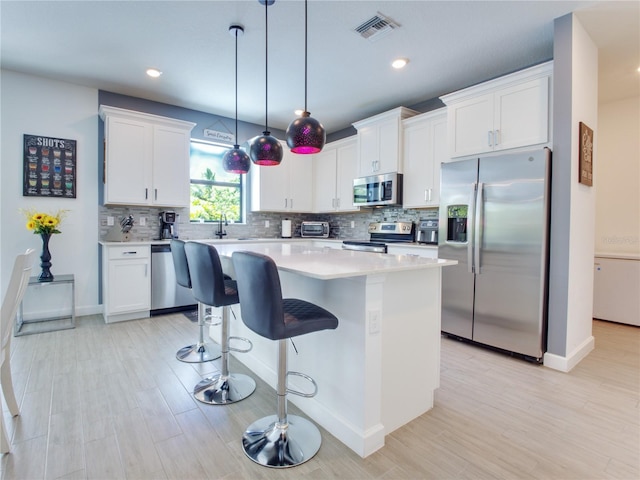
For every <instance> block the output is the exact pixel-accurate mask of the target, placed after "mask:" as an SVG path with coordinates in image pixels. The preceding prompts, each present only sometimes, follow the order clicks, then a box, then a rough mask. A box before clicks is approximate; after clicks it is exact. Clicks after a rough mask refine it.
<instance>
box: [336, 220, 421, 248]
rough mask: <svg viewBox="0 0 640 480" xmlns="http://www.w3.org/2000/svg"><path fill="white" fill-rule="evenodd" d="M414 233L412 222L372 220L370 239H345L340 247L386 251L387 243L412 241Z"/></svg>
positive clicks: (413, 240)
mask: <svg viewBox="0 0 640 480" xmlns="http://www.w3.org/2000/svg"><path fill="white" fill-rule="evenodd" d="M415 233H416V231H415V225H414V223H413V222H372V223H370V224H369V236H370V238H369V240H370V241H368V242H366V241H353V240H345V241H344V242H342V248H343V249H345V250H359V251H363V252H374V253H387V243H414V242H415Z"/></svg>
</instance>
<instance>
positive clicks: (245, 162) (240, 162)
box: [222, 25, 251, 174]
mask: <svg viewBox="0 0 640 480" xmlns="http://www.w3.org/2000/svg"><path fill="white" fill-rule="evenodd" d="M229 33H230V34H231V35H233V36H234V37H236V139H235V140H236V143H235V145H234V146H233V148H232V149H231V150H228V151H227V153H225V154H224V157H222V167H223V168H224V170H225V172H229V173H239V174H243V173H247V172H249V169H250V168H251V159H250V158H249V155H247V152H245V151H244V150H242V149H241V148H240V145H239V144H238V37H239V36H241V35H243V34H244V28H242V26H240V25H231V26H230V27H229Z"/></svg>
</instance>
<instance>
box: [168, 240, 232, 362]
mask: <svg viewBox="0 0 640 480" xmlns="http://www.w3.org/2000/svg"><path fill="white" fill-rule="evenodd" d="M184 245H185V242H183V241H182V240H178V239H172V240H171V256H172V257H173V268H174V269H175V271H176V282H177V283H178V285H180V286H183V287H185V288H189V289H191V288H192V287H191V275H190V273H189V264H188V263H187V255H186V253H185V251H184ZM206 316H207V315H206V306H205V305H203V304H202V303H201V302H198V327H199V330H200V336H199V338H198V343H194V344H193V345H187V346H186V347H182V348H181V349H180V350H178V352H177V353H176V358H177V359H178V360H180V361H181V362H187V363H204V362H210V361H211V360H215V359H217V358H220V356H221V355H222V352H221V350H220V347H219V346H218V345H215V344H212V343H211V342H205V340H204V327H205V326H206V321H205V320H206Z"/></svg>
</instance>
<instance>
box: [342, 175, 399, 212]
mask: <svg viewBox="0 0 640 480" xmlns="http://www.w3.org/2000/svg"><path fill="white" fill-rule="evenodd" d="M353 205H354V206H356V207H377V206H388V205H402V174H401V173H385V174H383V175H373V176H371V177H361V178H356V179H355V180H354V181H353Z"/></svg>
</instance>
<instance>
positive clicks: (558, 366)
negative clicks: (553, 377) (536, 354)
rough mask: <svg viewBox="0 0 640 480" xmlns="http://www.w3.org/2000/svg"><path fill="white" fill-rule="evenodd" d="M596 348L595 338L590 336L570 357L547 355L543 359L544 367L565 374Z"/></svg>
mask: <svg viewBox="0 0 640 480" xmlns="http://www.w3.org/2000/svg"><path fill="white" fill-rule="evenodd" d="M594 348H595V338H594V337H593V335H590V336H589V337H588V338H587V339H586V340H585V341H584V342H582V344H581V345H579V346H578V348H576V349H575V350H574V351H573V352H571V354H570V355H568V356H567V357H562V356H560V355H555V354H553V353H549V352H547V353H545V354H544V357H543V361H542V363H543V365H544V366H545V367H549V368H552V369H553V370H559V371H561V372H564V373H568V372H570V371H571V369H572V368H573V367H575V366H576V365H577V364H578V363H580V362H581V361H582V359H584V358H585V357H586V356H587V355H589V353H591V351H592V350H593V349H594Z"/></svg>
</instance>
